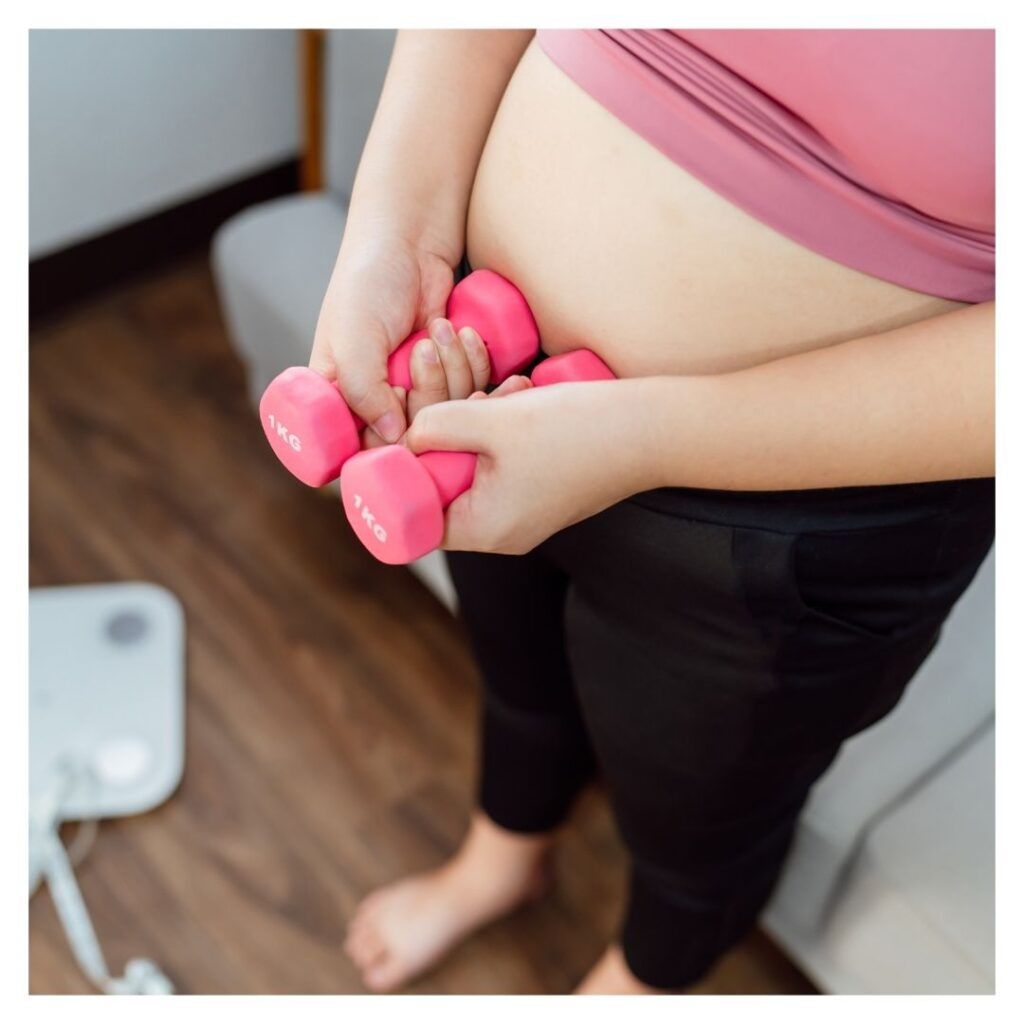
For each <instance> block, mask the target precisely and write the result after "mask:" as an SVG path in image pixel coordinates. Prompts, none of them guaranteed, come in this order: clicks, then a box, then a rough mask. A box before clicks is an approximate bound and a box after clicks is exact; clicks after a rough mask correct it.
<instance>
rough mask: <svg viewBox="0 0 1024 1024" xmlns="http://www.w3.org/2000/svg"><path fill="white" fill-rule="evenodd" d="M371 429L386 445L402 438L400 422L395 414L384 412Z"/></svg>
mask: <svg viewBox="0 0 1024 1024" xmlns="http://www.w3.org/2000/svg"><path fill="white" fill-rule="evenodd" d="M373 429H374V431H375V433H377V434H379V435H380V436H381V437H382V438H383V439H384V440H385V441H387V442H388V444H394V443H395V442H396V441H397V440H398V439H399V438H400V437H401V436H402V420H401V418H400V417H399V415H398V413H397V412H394V411H392V412H386V413H384V415H383V416H381V417H380V419H378V420H376V421H375V422H374V424H373Z"/></svg>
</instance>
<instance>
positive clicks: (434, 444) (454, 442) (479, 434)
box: [404, 401, 497, 453]
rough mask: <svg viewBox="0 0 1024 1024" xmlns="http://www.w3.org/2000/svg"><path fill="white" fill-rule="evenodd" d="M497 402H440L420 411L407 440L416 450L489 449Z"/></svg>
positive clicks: (407, 435) (405, 439) (471, 450)
mask: <svg viewBox="0 0 1024 1024" xmlns="http://www.w3.org/2000/svg"><path fill="white" fill-rule="evenodd" d="M496 404H497V403H492V402H468V401H461V402H460V401H457V402H440V403H438V404H437V405H429V406H427V407H426V408H425V409H421V410H420V414H419V415H418V416H417V417H416V419H414V420H413V421H412V424H411V426H410V427H409V430H408V431H407V433H406V435H405V438H404V442H405V444H406V445H407V446H408V447H409V448H410V450H412V451H413V452H416V453H419V452H427V451H450V452H452V451H454V452H462V451H466V452H486V451H487V450H488V447H489V445H488V442H489V438H490V430H489V429H488V424H490V423H491V422H493V421H492V420H491V418H490V416H489V415H488V413H490V412H492V411H493V408H494V406H495V405H496Z"/></svg>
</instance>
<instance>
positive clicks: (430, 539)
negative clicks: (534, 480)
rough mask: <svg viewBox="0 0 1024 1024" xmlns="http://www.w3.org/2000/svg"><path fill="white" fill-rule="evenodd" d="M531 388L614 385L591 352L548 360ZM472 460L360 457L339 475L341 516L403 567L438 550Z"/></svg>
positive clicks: (398, 449)
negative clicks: (447, 515)
mask: <svg viewBox="0 0 1024 1024" xmlns="http://www.w3.org/2000/svg"><path fill="white" fill-rule="evenodd" d="M532 379H533V383H534V384H536V385H547V384H561V383H569V382H572V381H596V380H614V379H615V374H613V373H612V371H611V370H610V369H609V368H608V366H607V365H606V364H605V363H604V362H603V360H601V359H600V357H598V356H596V355H595V354H594V353H593V352H590V351H588V350H586V349H578V350H576V351H574V352H565V353H562V354H561V355H557V356H552V357H551V358H550V359H546V360H545V361H544V362H543V363H541V364H540V365H539V366H538V367H537V368H536V369H535V370H534V372H533V378H532ZM475 470H476V455H474V454H472V453H471V452H442V451H432V452H424V453H423V454H422V455H420V456H416V455H413V454H412V452H410V451H409V449H408V448H405V447H404V446H402V445H389V446H387V447H383V448H376V449H373V450H372V451H364V452H360V454H359V456H358V457H357V458H354V459H352V460H351V461H350V462H347V463H346V464H345V465H344V466H343V467H342V470H341V501H342V507H343V508H344V509H345V516H346V518H347V519H348V521H349V524H350V525H351V526H352V529H353V530H354V531H355V533H356V536H357V537H358V538H359V540H360V541H361V542H362V543H363V545H364V546H365V547H366V548H367V549H368V550H369V551H370V552H371V553H372V554H373V555H374V556H375V557H376V558H378V559H379V560H380V561H382V562H385V563H387V564H388V565H405V564H407V563H409V562H412V561H415V560H416V559H417V558H422V557H423V555H425V554H427V553H428V552H430V551H433V550H434V549H435V548H437V547H439V546H440V544H441V541H442V539H443V537H444V513H445V509H447V507H448V505H449V504H451V502H453V501H454V500H455V499H456V498H457V497H458V496H459V495H460V494H462V493H463V491H466V490H468V489H469V488H470V486H471V485H472V483H473V474H474V472H475Z"/></svg>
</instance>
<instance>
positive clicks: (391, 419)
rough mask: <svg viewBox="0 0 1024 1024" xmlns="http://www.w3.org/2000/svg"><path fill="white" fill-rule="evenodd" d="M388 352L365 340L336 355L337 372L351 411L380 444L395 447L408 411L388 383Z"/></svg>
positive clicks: (373, 341) (381, 345) (340, 386)
mask: <svg viewBox="0 0 1024 1024" xmlns="http://www.w3.org/2000/svg"><path fill="white" fill-rule="evenodd" d="M387 352H388V346H387V345H385V344H383V343H376V342H375V340H374V339H366V340H365V341H364V342H363V343H361V344H358V345H356V346H349V348H348V351H345V352H335V353H334V370H335V373H336V376H337V381H338V387H339V389H340V390H341V394H342V396H343V397H344V399H345V401H346V402H347V403H348V407H349V408H350V409H351V410H352V411H353V412H354V413H355V414H356V415H357V416H358V417H359V418H360V419H361V420H362V421H363V422H364V423H365V424H366V425H367V426H368V427H369V428H370V429H371V430H372V431H373V433H375V434H376V435H377V436H378V437H380V438H381V440H383V441H385V442H387V443H388V444H394V443H395V442H396V441H397V440H398V439H399V438H400V437H401V436H402V432H403V431H404V430H405V409H404V407H403V405H402V400H401V398H400V397H399V395H398V394H396V392H395V390H394V388H392V387H391V385H390V384H389V383H388V379H387V373H388V366H387ZM314 369H315V367H314Z"/></svg>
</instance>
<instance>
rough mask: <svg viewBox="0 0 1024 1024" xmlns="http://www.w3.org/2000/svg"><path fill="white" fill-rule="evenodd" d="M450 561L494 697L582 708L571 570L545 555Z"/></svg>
mask: <svg viewBox="0 0 1024 1024" xmlns="http://www.w3.org/2000/svg"><path fill="white" fill-rule="evenodd" d="M446 558H447V561H448V568H449V571H450V572H451V575H452V581H453V582H454V584H455V590H456V593H457V594H458V598H459V612H460V615H461V617H462V619H463V621H464V622H465V624H466V626H467V629H468V631H469V637H470V642H471V643H472V645H473V650H474V653H475V654H476V658H477V661H478V663H479V665H480V669H481V672H482V675H483V680H484V687H485V690H486V691H487V693H488V696H489V697H491V698H496V699H498V700H501V701H502V702H503V703H504V704H506V705H508V706H510V707H515V708H518V709H521V710H524V711H544V710H547V709H549V708H552V706H554V707H555V708H557V707H559V706H561V705H568V704H573V705H574V698H573V695H572V684H571V677H570V670H569V664H568V659H567V656H566V645H565V602H566V595H567V592H568V587H569V580H568V577H567V576H566V575H565V573H564V571H563V570H562V569H560V568H558V567H557V566H555V565H554V564H552V563H551V562H550V561H549V560H548V559H547V558H546V557H544V555H543V554H542V553H541V552H532V553H530V554H528V555H522V556H511V555H488V554H480V553H478V552H465V551H450V552H447V554H446Z"/></svg>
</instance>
